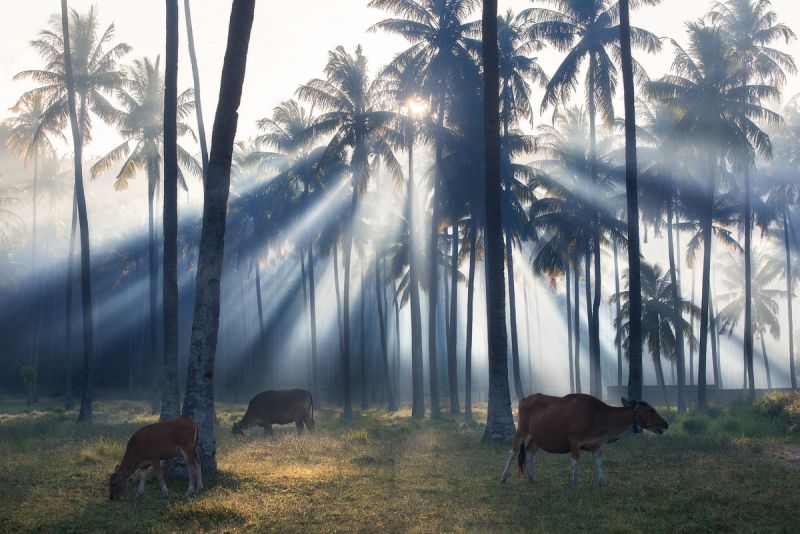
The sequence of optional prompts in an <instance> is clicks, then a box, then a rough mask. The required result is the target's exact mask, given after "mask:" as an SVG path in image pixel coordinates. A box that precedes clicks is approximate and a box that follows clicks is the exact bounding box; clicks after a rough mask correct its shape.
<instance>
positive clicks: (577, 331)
mask: <svg viewBox="0 0 800 534" xmlns="http://www.w3.org/2000/svg"><path fill="white" fill-rule="evenodd" d="M573 275H574V276H575V278H574V280H575V283H574V284H573V290H574V291H575V307H574V311H573V313H574V314H575V317H574V322H575V328H574V331H575V391H574V393H580V392H581V308H580V306H581V291H580V264H579V263H578V262H576V265H575V269H574V271H573Z"/></svg>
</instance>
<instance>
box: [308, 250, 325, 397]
mask: <svg viewBox="0 0 800 534" xmlns="http://www.w3.org/2000/svg"><path fill="white" fill-rule="evenodd" d="M316 285H317V284H316V280H315V277H314V245H313V244H309V245H308V307H309V311H310V314H311V392H312V393H313V395H314V398H315V399H317V402H319V401H320V400H322V398H321V397H320V393H319V391H320V387H319V375H318V372H317V367H318V365H319V364H318V361H317V360H318V354H317V289H316Z"/></svg>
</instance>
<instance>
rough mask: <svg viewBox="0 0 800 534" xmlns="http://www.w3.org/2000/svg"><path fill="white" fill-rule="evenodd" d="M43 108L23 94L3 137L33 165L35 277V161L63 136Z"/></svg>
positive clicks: (37, 98)
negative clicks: (57, 138)
mask: <svg viewBox="0 0 800 534" xmlns="http://www.w3.org/2000/svg"><path fill="white" fill-rule="evenodd" d="M46 110H47V107H46V103H45V102H44V100H43V97H42V95H41V94H38V93H37V94H27V95H25V96H23V97H22V98H21V99H20V100H19V101H18V102H17V103H16V104H15V105H14V107H13V108H11V111H12V113H14V114H15V115H14V116H13V117H11V118H10V119H8V120H7V121H6V123H7V124H8V126H9V127H10V131H9V133H8V139H7V140H6V144H7V145H8V148H9V149H10V150H12V151H14V152H17V153H18V154H19V155H20V156H22V158H23V159H24V161H25V164H26V165H33V187H32V188H31V194H32V200H31V209H32V214H31V236H32V239H31V272H32V273H34V276H36V272H37V271H36V268H37V265H36V259H37V248H36V238H37V220H36V219H37V217H36V216H37V213H36V208H37V206H38V204H39V163H40V160H41V158H42V157H48V156H51V155H53V154H54V153H55V151H54V149H53V144H52V142H51V139H50V137H51V136H57V137H61V138H62V139H63V137H64V136H63V134H61V132H60V131H59V130H57V129H53V128H52V126H53V125H52V124H47V123H46V122H45V121H44V120H43V117H44V114H45V111H46ZM38 300H39V299H38V297H37V298H34V299H32V302H38ZM41 313H42V312H41V309H39V310H38V312H36V314H35V315H37V316H38V317H39V319H36V322H35V326H34V330H33V332H32V339H31V341H32V343H31V354H30V365H31V367H33V368H34V370H36V369H38V362H39V348H38V346H39V332H38V325H39V323H40V322H41V319H40V317H41ZM37 376H38V373H34V374H33V378H32V380H31V382H30V384H29V389H30V393H31V394H30V401H31V402H39V399H38V394H37V388H36V386H37Z"/></svg>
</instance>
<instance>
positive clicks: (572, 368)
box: [564, 261, 575, 393]
mask: <svg viewBox="0 0 800 534" xmlns="http://www.w3.org/2000/svg"><path fill="white" fill-rule="evenodd" d="M564 264H565V265H564V268H565V271H564V278H565V279H566V280H567V291H566V293H567V351H568V352H569V392H570V393H575V363H574V361H573V359H572V358H573V350H572V340H573V333H572V294H571V293H572V288H571V287H570V286H571V283H570V276H571V273H570V268H569V262H568V261H565V262H564Z"/></svg>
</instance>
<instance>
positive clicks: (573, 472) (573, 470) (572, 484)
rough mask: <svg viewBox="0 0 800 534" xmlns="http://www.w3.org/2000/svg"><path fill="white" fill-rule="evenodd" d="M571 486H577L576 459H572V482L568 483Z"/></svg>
mask: <svg viewBox="0 0 800 534" xmlns="http://www.w3.org/2000/svg"><path fill="white" fill-rule="evenodd" d="M570 485H571V486H577V485H578V459H577V458H572V480H571V481H570Z"/></svg>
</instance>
